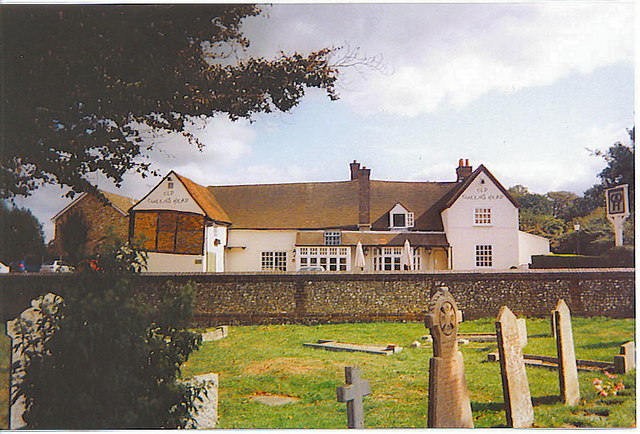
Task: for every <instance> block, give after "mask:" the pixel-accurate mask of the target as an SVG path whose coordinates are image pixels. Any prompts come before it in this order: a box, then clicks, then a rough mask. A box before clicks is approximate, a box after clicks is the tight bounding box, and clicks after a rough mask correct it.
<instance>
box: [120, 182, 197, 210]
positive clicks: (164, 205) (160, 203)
mask: <svg viewBox="0 0 640 434" xmlns="http://www.w3.org/2000/svg"><path fill="white" fill-rule="evenodd" d="M168 178H171V181H169V180H168ZM169 183H173V188H169ZM133 210H134V211H140V210H171V211H182V212H193V213H196V214H203V215H204V212H203V211H202V208H200V206H199V205H198V204H197V203H196V201H195V200H193V198H192V197H191V195H190V194H189V192H188V191H187V189H186V188H185V187H184V185H182V182H180V181H179V180H178V177H177V176H176V175H174V174H173V173H170V174H169V175H167V176H166V177H165V178H164V179H163V180H162V181H160V183H159V184H158V185H157V186H156V187H155V188H154V189H153V190H152V191H151V193H149V195H148V196H146V197H145V198H144V199H142V200H141V201H140V202H138V203H137V204H136V205H135V206H134V207H133Z"/></svg>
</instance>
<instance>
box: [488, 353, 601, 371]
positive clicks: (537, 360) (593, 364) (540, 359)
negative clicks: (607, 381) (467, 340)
mask: <svg viewBox="0 0 640 434" xmlns="http://www.w3.org/2000/svg"><path fill="white" fill-rule="evenodd" d="M499 360H500V356H499V355H498V353H489V354H487V361H489V362H497V361H499ZM524 363H525V364H526V365H531V366H543V367H546V368H551V369H558V358H557V357H550V356H537V355H534V354H525V355H524ZM576 364H577V366H578V371H602V370H603V369H609V368H612V367H613V363H610V362H601V361H598V360H580V359H577V360H576Z"/></svg>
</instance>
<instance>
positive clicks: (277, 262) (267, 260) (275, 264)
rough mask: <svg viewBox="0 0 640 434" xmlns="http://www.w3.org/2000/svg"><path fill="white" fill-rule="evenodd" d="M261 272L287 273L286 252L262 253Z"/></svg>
mask: <svg viewBox="0 0 640 434" xmlns="http://www.w3.org/2000/svg"><path fill="white" fill-rule="evenodd" d="M262 271H287V252H262Z"/></svg>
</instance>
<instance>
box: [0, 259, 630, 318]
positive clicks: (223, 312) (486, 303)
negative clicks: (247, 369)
mask: <svg viewBox="0 0 640 434" xmlns="http://www.w3.org/2000/svg"><path fill="white" fill-rule="evenodd" d="M67 279H73V275H66V276H60V275H41V274H31V275H28V274H27V275H4V276H0V302H1V304H2V315H3V320H7V319H10V318H13V317H15V316H17V314H18V313H19V312H21V311H22V310H23V309H25V308H26V307H28V306H29V303H30V299H31V298H34V297H36V296H37V295H39V294H43V293H46V292H56V293H60V294H62V295H63V294H64V290H63V288H64V283H65V281H67ZM138 279H139V282H140V285H139V288H140V290H141V291H145V292H147V293H148V294H149V299H153V294H154V293H155V289H156V288H158V287H159V286H161V285H163V284H164V283H165V282H167V281H172V282H174V283H186V282H189V281H190V282H193V283H194V284H195V287H196V291H197V295H196V308H195V312H196V318H195V319H196V322H197V323H198V324H199V325H216V324H223V323H224V324H261V323H287V322H296V323H317V322H358V321H376V320H383V321H401V320H422V319H423V317H424V314H425V312H426V309H427V305H428V302H429V299H430V295H431V293H432V292H434V291H435V289H436V288H438V287H440V286H443V285H444V286H448V287H449V290H450V291H451V293H452V294H453V296H454V297H455V299H456V300H457V302H458V304H459V306H460V308H461V309H462V310H463V312H464V317H465V319H475V318H481V317H495V316H496V315H497V312H498V309H499V308H500V306H502V305H508V306H509V308H511V310H513V311H514V312H515V313H516V314H517V315H524V316H530V317H541V316H547V315H549V312H550V311H551V310H552V309H553V308H554V307H555V304H556V303H557V301H558V299H560V298H563V299H565V301H566V302H567V303H568V304H569V307H570V308H571V310H572V314H573V315H578V316H608V317H615V318H626V317H635V272H634V270H633V269H574V270H527V271H521V270H510V271H505V272H482V273H480V272H440V273H411V274H408V273H398V274H387V273H379V274H342V273H336V274H297V273H282V274H275V273H274V274H244V273H238V274H234V273H228V274H205V273H185V274H151V273H149V274H145V275H142V276H140V277H139V278H138Z"/></svg>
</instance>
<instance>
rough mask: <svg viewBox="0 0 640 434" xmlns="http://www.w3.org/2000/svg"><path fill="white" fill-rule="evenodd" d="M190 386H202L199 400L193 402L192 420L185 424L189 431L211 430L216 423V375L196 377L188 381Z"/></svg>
mask: <svg viewBox="0 0 640 434" xmlns="http://www.w3.org/2000/svg"><path fill="white" fill-rule="evenodd" d="M188 383H189V384H192V385H202V386H204V391H203V393H201V394H200V400H196V402H195V407H196V408H195V412H194V414H192V416H193V420H191V421H190V422H189V423H188V424H187V428H189V429H212V428H215V427H216V423H217V422H218V374H214V373H210V374H204V375H198V376H196V377H193V378H192V379H191V380H189V381H188Z"/></svg>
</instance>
